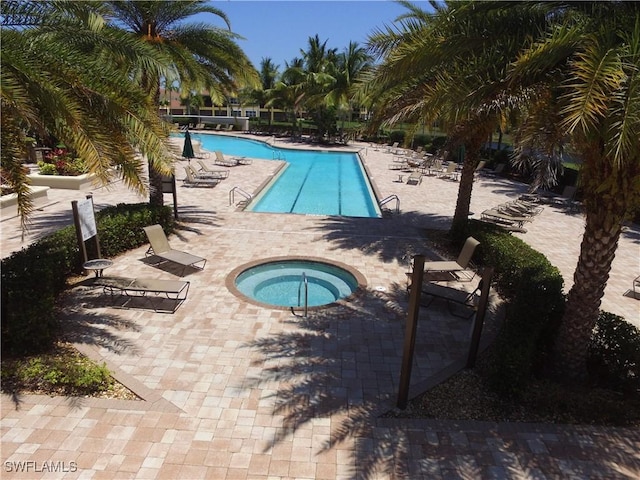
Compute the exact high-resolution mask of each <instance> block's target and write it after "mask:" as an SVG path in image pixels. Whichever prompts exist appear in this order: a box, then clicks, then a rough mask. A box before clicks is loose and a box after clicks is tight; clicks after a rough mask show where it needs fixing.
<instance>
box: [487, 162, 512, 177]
mask: <svg viewBox="0 0 640 480" xmlns="http://www.w3.org/2000/svg"><path fill="white" fill-rule="evenodd" d="M506 167H507V165H506V164H504V163H499V164H497V165H496V166H495V168H494V169H493V170H488V171H485V170H483V171H482V173H483V174H484V175H488V176H490V177H497V176H498V175H502V172H503V171H504V169H505V168H506Z"/></svg>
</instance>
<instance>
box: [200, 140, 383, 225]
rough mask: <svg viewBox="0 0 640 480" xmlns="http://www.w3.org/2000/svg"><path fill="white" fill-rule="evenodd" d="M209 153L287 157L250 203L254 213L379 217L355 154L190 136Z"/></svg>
mask: <svg viewBox="0 0 640 480" xmlns="http://www.w3.org/2000/svg"><path fill="white" fill-rule="evenodd" d="M192 138H194V139H196V140H199V141H200V142H201V143H202V148H204V149H205V150H208V151H212V152H213V151H215V150H220V151H222V152H223V153H224V154H225V155H227V156H243V157H251V158H259V159H264V160H273V159H282V160H286V162H287V167H286V168H285V169H284V170H283V171H282V172H281V174H280V175H278V176H277V177H276V178H274V180H273V181H272V182H271V183H270V184H269V185H267V188H265V189H264V190H263V191H262V192H261V193H260V195H258V197H256V199H254V200H253V201H252V202H251V203H250V204H249V206H248V208H247V209H248V210H251V211H254V212H272V213H300V214H311V215H342V216H347V217H379V216H380V209H379V208H378V205H377V202H376V200H375V195H374V194H373V191H372V189H371V186H370V185H369V182H368V179H367V177H366V175H365V173H364V169H363V168H362V165H361V163H360V159H359V158H358V156H357V155H356V154H355V153H343V152H326V151H317V150H294V149H283V148H275V147H272V146H271V145H268V144H266V143H264V142H258V141H255V140H249V139H244V138H238V137H232V136H227V135H215V134H192Z"/></svg>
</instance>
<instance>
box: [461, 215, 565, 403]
mask: <svg viewBox="0 0 640 480" xmlns="http://www.w3.org/2000/svg"><path fill="white" fill-rule="evenodd" d="M469 235H472V236H473V237H474V238H476V239H477V240H478V241H479V242H480V245H479V246H478V249H477V252H476V255H475V257H474V261H475V262H477V263H478V264H479V265H491V266H493V267H494V269H495V273H494V276H493V283H494V284H495V287H496V289H497V290H498V292H499V293H500V295H501V296H502V297H503V298H504V299H505V300H506V301H507V302H508V307H507V316H506V320H505V325H504V327H503V328H502V329H501V331H500V333H499V334H498V338H497V339H496V342H495V344H494V345H493V347H492V348H493V356H492V359H493V361H492V362H491V367H490V368H489V373H488V374H489V382H490V384H491V385H492V386H493V388H494V389H495V390H496V391H498V392H499V393H501V394H503V395H507V396H518V395H519V394H520V392H522V391H523V389H524V387H525V386H526V384H527V382H528V381H529V379H530V378H531V376H532V375H534V374H535V373H536V372H539V371H541V370H542V369H543V368H544V367H545V364H546V360H547V358H548V356H549V355H550V353H551V347H552V344H551V342H552V340H553V337H554V333H555V330H556V328H557V326H558V324H559V321H560V319H561V318H562V313H563V311H564V304H565V297H564V295H563V293H562V288H563V284H564V281H563V279H562V275H561V274H560V271H559V270H558V269H557V268H556V267H554V266H553V265H552V264H551V263H550V262H549V261H548V260H547V258H546V257H545V256H544V255H543V254H541V253H540V252H538V251H536V250H534V249H533V248H531V247H530V246H528V245H527V244H526V243H525V242H523V241H522V240H520V239H519V238H516V237H514V236H512V235H510V234H509V233H508V232H505V231H503V230H501V229H499V228H498V227H495V226H493V225H487V224H485V223H483V222H478V221H473V220H472V221H470V222H469V224H468V227H467V230H466V231H465V232H463V233H462V234H461V235H460V236H458V237H457V238H455V239H454V241H455V242H456V243H457V244H458V245H460V246H461V245H462V242H463V241H464V239H465V238H466V237H467V236H469Z"/></svg>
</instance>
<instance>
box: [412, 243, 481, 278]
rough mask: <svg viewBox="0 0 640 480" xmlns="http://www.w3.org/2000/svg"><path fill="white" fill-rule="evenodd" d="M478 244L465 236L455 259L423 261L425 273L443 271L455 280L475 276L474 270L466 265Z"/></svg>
mask: <svg viewBox="0 0 640 480" xmlns="http://www.w3.org/2000/svg"><path fill="white" fill-rule="evenodd" d="M478 245H480V242H479V241H478V240H476V239H475V238H473V237H469V238H467V239H466V240H465V242H464V245H463V246H462V250H461V251H460V254H459V255H458V258H457V259H456V260H437V261H433V262H424V271H425V273H426V274H430V273H431V274H433V273H445V274H448V275H449V276H451V277H452V278H453V279H455V280H471V279H472V278H473V277H474V276H475V272H472V271H469V270H468V267H469V263H470V262H471V258H472V257H473V254H474V252H475V251H476V248H477V247H478Z"/></svg>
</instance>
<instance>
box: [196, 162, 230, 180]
mask: <svg viewBox="0 0 640 480" xmlns="http://www.w3.org/2000/svg"><path fill="white" fill-rule="evenodd" d="M198 164H199V165H200V170H198V172H197V173H198V175H199V176H201V177H209V178H218V179H221V180H222V179H225V178H228V177H229V170H222V169H219V168H218V169H215V168H209V166H208V165H207V164H206V163H204V162H203V161H202V160H198Z"/></svg>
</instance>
